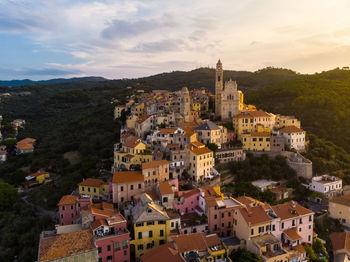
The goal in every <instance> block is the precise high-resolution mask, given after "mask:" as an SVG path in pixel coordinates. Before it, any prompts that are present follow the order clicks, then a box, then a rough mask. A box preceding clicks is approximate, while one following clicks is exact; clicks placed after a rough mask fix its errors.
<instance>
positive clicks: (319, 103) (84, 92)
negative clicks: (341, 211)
mask: <svg viewBox="0 0 350 262" xmlns="http://www.w3.org/2000/svg"><path fill="white" fill-rule="evenodd" d="M214 76H215V70H214V69H209V68H201V69H196V70H193V71H190V72H172V73H164V74H159V75H156V76H151V77H147V78H140V79H122V80H105V79H101V78H97V79H80V80H74V81H71V82H55V81H54V82H52V83H51V84H41V85H38V84H34V85H30V86H24V87H12V88H7V87H0V93H6V92H9V93H11V94H13V95H12V96H11V97H8V98H1V100H0V114H1V115H3V117H4V121H3V124H4V127H3V128H2V131H3V133H4V135H5V136H6V135H10V136H11V135H12V134H11V128H9V122H10V121H12V120H13V119H16V118H23V119H25V120H26V121H27V125H26V127H25V129H24V130H21V131H20V132H19V135H18V139H21V138H23V137H34V138H36V139H37V140H38V144H37V147H36V150H35V153H33V154H29V155H22V156H14V155H10V156H9V158H8V162H6V163H5V164H2V165H1V166H0V181H3V182H6V183H9V184H11V185H13V186H17V185H20V184H21V182H23V180H24V177H25V176H26V175H28V173H30V172H35V171H37V170H38V169H46V170H47V171H50V172H51V174H52V175H53V180H54V182H53V183H51V184H47V185H41V186H39V187H36V188H35V189H33V190H31V191H30V193H29V195H28V200H30V201H31V202H32V203H34V204H36V205H38V206H41V207H44V208H47V209H55V208H56V204H57V202H58V200H59V198H60V197H61V196H62V195H63V194H67V193H70V192H71V191H72V190H73V189H74V188H75V187H76V184H77V182H79V181H81V180H82V179H83V178H86V177H102V178H104V177H106V176H110V174H108V172H105V171H103V170H104V169H110V166H111V163H112V156H113V150H112V148H113V144H114V143H115V142H117V141H118V139H119V128H120V126H119V123H118V121H112V119H113V106H114V104H113V103H111V101H113V100H114V99H115V98H117V99H119V100H121V102H122V103H123V102H125V100H126V96H127V95H130V94H131V93H133V92H135V90H136V89H143V90H150V89H152V88H154V89H169V90H176V89H179V88H181V87H182V86H184V85H186V86H188V87H189V88H190V89H194V88H201V87H205V88H208V89H210V90H211V91H214V90H213V88H214ZM224 77H225V80H228V79H229V78H232V79H233V80H237V82H238V85H239V88H240V89H241V90H243V91H244V92H245V94H246V97H247V101H248V102H250V103H254V104H257V106H258V107H260V108H263V109H267V110H269V111H272V112H275V113H282V114H294V115H296V116H297V117H298V118H301V120H302V125H303V127H304V128H305V129H306V130H307V131H308V132H309V131H311V132H312V133H313V134H314V135H310V136H309V139H310V150H309V151H308V152H307V154H306V156H307V157H309V158H310V159H311V160H312V161H313V162H314V167H315V171H316V172H317V173H323V172H337V173H338V174H340V175H343V176H344V178H345V181H348V180H347V177H349V176H348V174H349V166H350V156H349V149H350V143H349V142H350V138H349V136H347V133H348V130H349V127H350V124H349V123H350V122H349V121H350V118H349V108H350V107H349V101H350V99H349V97H350V94H349V92H350V91H349V90H350V89H349V86H350V72H347V71H342V70H333V71H329V72H325V73H322V74H318V75H312V76H305V75H300V74H297V73H295V72H293V71H291V70H286V69H276V68H267V69H263V70H259V71H257V72H243V71H225V75H224ZM128 86H132V87H133V89H132V90H129V89H127V88H126V87H128ZM24 91H26V92H30V95H25V96H20V95H18V93H19V92H24ZM3 143H5V144H7V146H8V148H9V149H11V148H13V146H14V144H15V141H14V140H8V141H5V142H3ZM101 171H102V172H101ZM230 172H231V173H232V174H233V175H234V177H235V178H236V181H237V182H238V183H237V184H236V185H233V184H232V185H231V186H232V187H233V188H231V189H230V188H229V187H228V188H226V190H228V191H230V190H232V192H238V193H242V192H251V193H252V194H253V197H257V198H260V199H261V200H263V201H268V200H271V194H269V193H268V192H267V194H264V195H261V194H259V193H257V192H256V189H254V190H255V191H254V190H253V189H252V185H251V183H250V181H251V180H253V179H258V178H272V179H276V180H277V179H286V180H287V181H288V185H289V186H292V187H294V188H296V194H297V195H298V196H300V197H305V196H306V195H307V192H305V191H303V190H304V189H303V188H302V187H300V186H298V184H297V180H296V179H295V174H294V173H293V171H292V170H290V169H289V168H288V167H286V164H285V161H284V160H283V159H280V158H277V159H276V160H269V159H267V158H266V157H265V156H262V157H261V158H253V157H248V160H246V161H244V162H241V163H240V164H234V166H231V167H230ZM248 175H249V176H248ZM248 178H249V179H248ZM348 183H349V181H348ZM3 185H5V186H3ZM3 187H4V188H3ZM9 188H10V189H9ZM2 190H5V192H7V191H9V192H12V193H10V194H9V195H6V194H7V193H6V194H5V195H4V194H3V193H2V192H1V191H2ZM239 190H241V191H242V192H239ZM13 192H15V191H14V190H13V188H12V187H8V185H7V184H1V187H0V209H1V210H0V212H1V214H0V218H1V219H0V228H1V233H2V237H1V239H0V260H1V261H13V260H16V259H15V258H14V256H15V254H17V260H18V261H27V260H30V261H32V260H33V259H35V258H36V252H37V242H38V237H39V232H40V231H41V230H42V229H43V228H45V227H46V226H49V225H50V224H51V222H52V221H51V220H50V218H48V217H43V218H41V219H40V220H39V219H36V218H35V217H36V214H35V212H34V210H33V208H32V207H30V206H29V205H27V204H26V203H25V202H23V201H21V199H20V198H19V197H18V195H17V194H16V197H15V198H14V199H12V198H11V197H8V196H12V195H13V196H14V193H13ZM254 192H255V193H254ZM7 198H8V201H10V200H11V199H12V200H11V201H12V202H11V203H10V204H8V203H9V202H8V201H7ZM2 205H4V206H2ZM20 218H21V219H20ZM4 225H6V226H4ZM28 239H31V242H30V243H29V242H28ZM19 247H22V249H20V250H19ZM23 247H26V248H23ZM244 257H245V254H243V260H244Z"/></svg>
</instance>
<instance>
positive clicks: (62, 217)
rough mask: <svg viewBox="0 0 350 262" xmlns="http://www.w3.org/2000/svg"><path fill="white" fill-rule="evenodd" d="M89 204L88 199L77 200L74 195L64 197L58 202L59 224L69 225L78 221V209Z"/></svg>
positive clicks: (89, 200)
mask: <svg viewBox="0 0 350 262" xmlns="http://www.w3.org/2000/svg"><path fill="white" fill-rule="evenodd" d="M89 204H91V199H90V198H79V197H77V196H74V195H65V196H63V197H62V198H61V200H60V202H58V204H57V205H58V213H59V224H60V225H70V224H75V223H77V222H78V220H80V209H81V208H82V207H84V206H87V205H89Z"/></svg>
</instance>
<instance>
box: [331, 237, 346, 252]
mask: <svg viewBox="0 0 350 262" xmlns="http://www.w3.org/2000/svg"><path fill="white" fill-rule="evenodd" d="M330 239H331V242H332V248H333V251H337V250H346V251H347V252H350V233H349V232H333V233H332V234H331V235H330Z"/></svg>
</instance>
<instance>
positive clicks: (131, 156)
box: [123, 154, 135, 159]
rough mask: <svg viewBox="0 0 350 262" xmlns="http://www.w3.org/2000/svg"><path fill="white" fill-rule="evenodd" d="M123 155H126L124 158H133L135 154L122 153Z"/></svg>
mask: <svg viewBox="0 0 350 262" xmlns="http://www.w3.org/2000/svg"><path fill="white" fill-rule="evenodd" d="M123 157H126V158H129V159H131V158H134V157H135V156H134V155H131V154H126V155H124V156H123Z"/></svg>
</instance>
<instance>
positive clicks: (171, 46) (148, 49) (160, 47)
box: [129, 39, 188, 53]
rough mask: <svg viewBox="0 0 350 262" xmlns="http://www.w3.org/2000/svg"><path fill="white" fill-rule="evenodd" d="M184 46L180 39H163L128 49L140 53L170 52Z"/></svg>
mask: <svg viewBox="0 0 350 262" xmlns="http://www.w3.org/2000/svg"><path fill="white" fill-rule="evenodd" d="M186 47H188V46H187V45H186V44H185V43H184V41H183V40H181V39H180V40H179V39H165V40H161V41H157V42H147V43H141V44H139V45H138V46H136V47H135V48H132V49H130V50H129V51H131V52H141V53H155V52H171V51H179V50H182V49H185V48H186Z"/></svg>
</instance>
